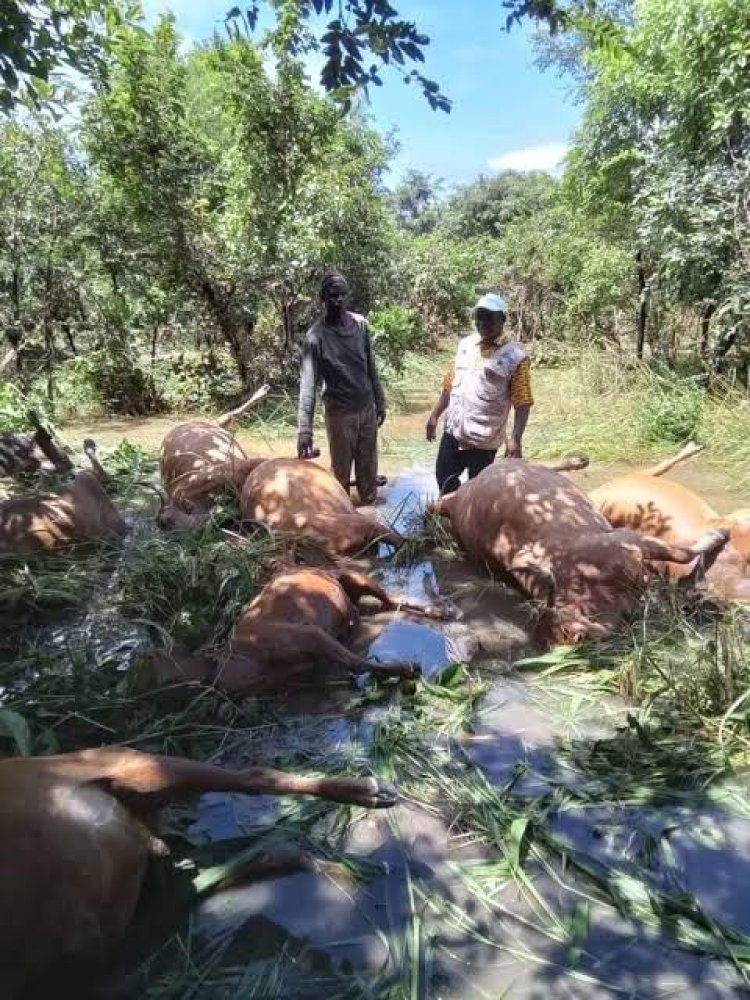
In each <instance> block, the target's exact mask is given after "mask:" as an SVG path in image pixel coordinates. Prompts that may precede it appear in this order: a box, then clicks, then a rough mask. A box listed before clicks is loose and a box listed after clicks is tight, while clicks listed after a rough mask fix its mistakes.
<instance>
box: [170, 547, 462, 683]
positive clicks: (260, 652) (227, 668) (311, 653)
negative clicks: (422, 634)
mask: <svg viewBox="0 0 750 1000" xmlns="http://www.w3.org/2000/svg"><path fill="white" fill-rule="evenodd" d="M362 597H375V598H377V600H379V601H380V604H381V608H382V610H384V611H395V610H397V609H401V610H404V611H411V612H413V613H414V614H418V615H422V616H424V617H429V618H443V617H444V614H443V612H441V611H440V610H438V609H437V608H431V607H424V606H422V605H419V604H409V603H406V602H400V601H397V600H395V599H394V598H392V597H391V596H390V595H389V594H388V593H386V591H385V590H383V588H382V587H381V586H380V584H378V583H377V582H376V581H375V580H373V579H371V578H370V577H369V576H367V575H366V574H365V573H362V572H361V571H360V570H358V569H356V568H353V567H350V566H333V567H330V568H326V569H311V568H308V567H305V566H288V567H283V568H282V569H281V571H280V572H277V573H276V574H275V575H274V576H273V577H272V578H271V579H270V580H269V582H268V583H267V584H266V585H265V586H264V587H263V589H262V590H261V591H260V593H259V594H258V595H257V597H255V599H254V600H252V601H251V602H250V603H249V604H248V605H247V607H246V608H245V609H244V611H243V612H242V614H241V615H240V617H239V619H238V621H237V623H236V625H235V627H234V630H233V632H232V635H231V638H230V640H229V648H228V651H227V655H226V656H225V657H224V658H223V660H222V661H221V662H220V663H214V662H212V661H210V660H208V659H207V658H205V657H200V656H187V657H183V656H181V655H178V656H176V657H172V656H170V655H169V654H167V653H159V654H157V655H156V656H155V657H154V659H153V661H152V665H153V667H154V668H155V671H156V678H155V680H156V683H157V684H164V683H165V682H167V681H174V680H182V681H191V682H199V683H203V684H215V685H216V686H217V687H219V688H220V689H221V690H223V691H225V692H227V694H236V695H247V694H255V693H257V692H259V691H262V690H264V689H268V688H276V689H278V690H285V689H286V688H288V686H289V684H290V682H292V681H295V680H298V679H300V678H301V677H304V676H305V675H306V674H309V673H310V671H312V670H314V669H315V668H316V667H318V666H320V665H321V664H333V665H335V666H340V667H344V669H346V670H350V671H351V672H352V673H365V672H371V673H374V674H378V675H381V676H390V677H414V676H416V674H417V673H418V671H417V669H416V668H415V667H414V666H413V665H412V664H409V663H373V662H371V661H370V660H366V659H365V658H364V657H363V656H358V655H357V654H356V653H352V652H351V651H350V650H348V649H347V648H346V646H344V645H342V641H341V640H343V639H345V638H347V637H348V635H349V634H350V633H351V631H352V628H353V626H354V625H355V623H356V621H357V617H358V613H357V607H356V605H357V602H358V601H359V599H360V598H362Z"/></svg>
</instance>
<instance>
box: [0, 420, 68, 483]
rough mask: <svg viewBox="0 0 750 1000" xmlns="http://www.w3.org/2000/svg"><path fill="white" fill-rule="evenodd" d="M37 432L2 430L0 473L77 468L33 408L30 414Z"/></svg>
mask: <svg viewBox="0 0 750 1000" xmlns="http://www.w3.org/2000/svg"><path fill="white" fill-rule="evenodd" d="M28 417H29V420H30V422H31V423H32V424H33V425H34V433H33V434H0V476H12V477H16V476H21V475H24V474H25V473H29V472H39V471H45V472H68V471H69V470H70V469H72V468H73V463H72V462H71V461H70V459H69V458H68V456H67V455H66V454H65V452H64V451H63V450H62V449H61V448H60V447H59V446H58V445H57V443H56V442H55V440H54V438H53V437H52V435H51V434H50V433H49V431H48V430H47V429H46V428H45V427H43V426H42V424H41V422H40V420H39V418H38V417H37V415H36V414H35V413H33V412H31V413H29V414H28Z"/></svg>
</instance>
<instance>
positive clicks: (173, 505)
mask: <svg viewBox="0 0 750 1000" xmlns="http://www.w3.org/2000/svg"><path fill="white" fill-rule="evenodd" d="M268 390H269V387H268V386H267V385H264V386H262V387H261V388H260V389H258V391H257V392H255V393H253V395H252V396H251V397H250V399H248V400H246V402H244V403H243V404H242V405H241V406H239V407H238V408H237V409H236V410H231V411H230V412H229V413H225V414H223V416H221V417H219V418H218V420H216V421H215V422H212V421H209V420H188V421H186V422H185V423H182V424H177V426H176V427H173V428H172V429H171V430H170V431H169V433H168V434H167V435H166V437H165V438H164V440H163V441H162V445H161V450H160V452H159V468H160V471H161V479H162V483H163V484H164V488H165V489H166V491H167V495H168V498H169V503H168V504H167V505H166V506H165V508H164V509H163V510H162V511H161V512H160V513H159V517H158V522H159V524H160V525H161V527H163V528H190V527H195V526H197V525H198V524H201V523H202V522H203V521H205V520H206V518H207V517H208V514H209V512H210V510H211V503H212V500H213V497H214V496H215V495H216V493H218V492H219V491H220V490H222V489H233V490H235V491H236V492H237V493H239V492H240V490H241V489H242V484H243V483H244V482H245V479H246V478H247V475H248V473H249V472H251V471H252V470H253V469H254V468H255V467H256V466H257V465H258V464H260V463H261V462H263V461H264V459H262V458H248V456H247V455H246V454H245V452H244V450H243V449H242V446H241V445H240V444H239V443H238V441H237V439H236V438H235V436H234V435H233V434H231V433H230V432H229V431H228V430H227V429H226V428H227V427H228V426H229V425H230V424H231V423H232V422H233V421H235V420H237V419H238V418H239V417H240V416H241V415H242V414H243V413H245V412H246V411H247V410H249V409H250V407H251V406H254V405H255V403H257V402H259V400H261V399H263V398H264V397H265V396H266V395H267V394H268Z"/></svg>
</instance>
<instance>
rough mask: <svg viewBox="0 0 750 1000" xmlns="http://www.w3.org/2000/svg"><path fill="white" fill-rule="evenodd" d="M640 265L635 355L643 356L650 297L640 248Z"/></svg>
mask: <svg viewBox="0 0 750 1000" xmlns="http://www.w3.org/2000/svg"><path fill="white" fill-rule="evenodd" d="M635 259H636V263H637V265H638V314H637V316H636V323H635V356H636V357H637V358H642V357H643V345H644V344H645V343H646V323H647V321H648V298H647V291H646V289H647V286H646V272H645V271H644V269H643V252H642V251H641V250H639V251H638V252H637V253H636V255H635Z"/></svg>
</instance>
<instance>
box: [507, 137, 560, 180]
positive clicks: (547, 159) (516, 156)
mask: <svg viewBox="0 0 750 1000" xmlns="http://www.w3.org/2000/svg"><path fill="white" fill-rule="evenodd" d="M567 151H568V147H567V145H566V144H565V143H564V142H550V143H547V144H546V145H544V146H529V147H528V148H527V149H514V150H513V151H512V152H510V153H503V154H502V156H495V157H493V158H492V159H491V160H490V161H489V164H490V166H491V167H492V169H493V170H544V171H546V172H547V173H549V174H556V173H559V172H560V170H561V168H562V161H563V158H564V157H565V154H566V153H567Z"/></svg>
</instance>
